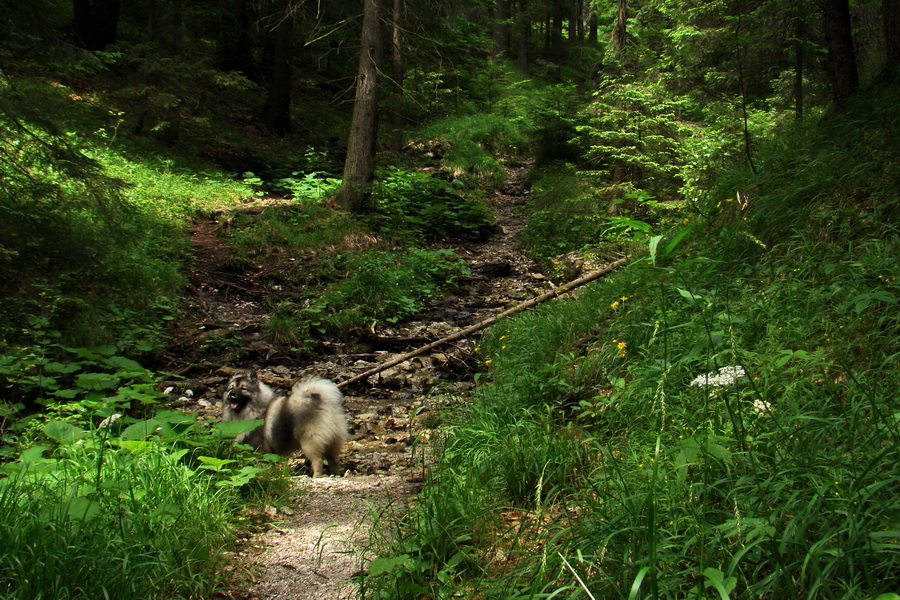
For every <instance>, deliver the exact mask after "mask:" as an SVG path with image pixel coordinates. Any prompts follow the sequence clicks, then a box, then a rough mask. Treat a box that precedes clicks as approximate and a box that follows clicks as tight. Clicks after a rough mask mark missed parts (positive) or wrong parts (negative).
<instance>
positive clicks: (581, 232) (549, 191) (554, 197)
mask: <svg viewBox="0 0 900 600" xmlns="http://www.w3.org/2000/svg"><path fill="white" fill-rule="evenodd" d="M531 178H532V185H531V203H530V206H529V211H528V222H527V223H526V225H525V229H524V230H523V231H522V235H521V238H520V239H521V241H522V245H523V246H524V247H525V248H526V249H527V250H528V253H529V254H530V255H531V256H532V258H534V259H536V260H542V261H546V260H548V259H550V258H552V257H555V256H559V255H561V254H565V253H566V252H570V251H573V250H581V249H582V248H584V247H586V246H588V245H590V244H595V243H597V242H598V241H599V240H600V236H601V231H602V225H603V221H604V219H603V217H602V216H601V215H602V213H603V209H602V206H601V205H600V199H599V198H598V196H597V193H596V192H595V191H594V190H591V189H590V186H589V185H588V183H587V182H586V181H585V180H584V179H583V178H582V177H580V176H579V174H578V172H577V171H576V170H575V169H574V167H572V166H571V165H560V164H554V165H552V166H549V167H545V168H543V169H537V170H535V171H533V172H532V174H531Z"/></svg>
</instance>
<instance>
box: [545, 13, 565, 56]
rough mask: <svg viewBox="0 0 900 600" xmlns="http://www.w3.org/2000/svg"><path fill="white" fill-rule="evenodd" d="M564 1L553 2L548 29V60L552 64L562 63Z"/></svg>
mask: <svg viewBox="0 0 900 600" xmlns="http://www.w3.org/2000/svg"><path fill="white" fill-rule="evenodd" d="M562 3H563V0H551V7H550V20H549V23H548V25H549V27H548V34H549V44H550V45H549V52H548V56H547V58H548V59H550V62H553V63H556V64H559V63H560V62H562V54H563V51H562V28H563V5H562Z"/></svg>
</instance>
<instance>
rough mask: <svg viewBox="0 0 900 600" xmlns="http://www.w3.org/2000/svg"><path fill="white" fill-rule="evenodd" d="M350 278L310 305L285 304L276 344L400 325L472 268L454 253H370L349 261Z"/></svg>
mask: <svg viewBox="0 0 900 600" xmlns="http://www.w3.org/2000/svg"><path fill="white" fill-rule="evenodd" d="M344 269H345V271H346V273H347V276H346V277H345V278H344V279H342V280H339V281H337V282H335V283H332V284H331V285H330V286H328V288H327V289H326V290H325V291H324V292H323V293H321V294H320V295H318V296H316V297H315V298H313V299H311V300H309V301H308V302H307V303H306V304H305V305H302V306H301V305H298V304H295V303H292V302H283V303H281V304H279V305H278V306H277V307H276V309H275V311H274V312H273V313H272V315H271V316H270V317H269V320H268V322H267V324H266V331H267V332H268V333H269V335H270V336H272V337H273V338H274V339H275V340H277V341H281V342H282V343H287V344H291V345H297V346H303V345H305V344H306V343H307V342H308V341H309V339H310V336H312V335H315V334H325V333H327V334H329V335H341V334H344V333H346V332H347V331H348V330H351V329H354V328H359V327H363V326H366V325H369V324H371V323H373V322H374V323H379V324H386V323H397V322H399V321H403V320H404V319H408V318H409V317H411V316H413V315H415V314H416V313H417V312H419V311H421V310H422V309H423V308H425V305H426V302H427V301H428V300H429V299H430V298H432V297H434V296H435V295H436V294H437V293H438V292H439V291H441V290H444V289H446V288H447V287H448V286H452V285H453V282H454V279H455V278H456V276H457V275H459V274H460V273H467V272H468V267H467V266H466V264H465V262H463V261H461V260H454V257H453V252H452V251H451V250H417V249H413V250H409V251H393V252H386V251H382V250H370V251H368V252H366V253H363V254H361V255H358V256H354V257H350V258H347V259H346V263H345V265H344Z"/></svg>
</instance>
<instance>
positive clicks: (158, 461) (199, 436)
mask: <svg viewBox="0 0 900 600" xmlns="http://www.w3.org/2000/svg"><path fill="white" fill-rule="evenodd" d="M50 337H51V338H52V337H53V336H50ZM52 349H54V348H53V344H52V343H51V344H49V346H48V348H46V350H47V353H46V354H44V355H39V354H37V353H35V352H30V353H29V352H25V351H24V349H13V350H12V353H5V354H3V355H2V356H0V374H2V376H3V378H4V380H5V383H6V384H7V385H13V386H14V388H13V389H18V390H22V391H25V392H28V393H29V394H30V395H31V396H32V397H34V398H36V399H37V401H38V402H39V403H41V404H43V405H45V407H46V409H45V411H44V412H43V413H39V414H29V413H27V412H25V411H24V408H25V407H24V405H23V403H22V402H19V403H17V404H13V399H12V398H7V399H5V400H4V402H3V404H2V405H0V408H2V414H0V419H2V428H0V429H2V431H3V436H4V437H3V439H2V442H3V444H4V446H3V447H2V448H3V450H4V457H5V459H6V462H5V463H4V464H3V465H2V468H0V471H2V478H0V534H2V536H3V539H4V544H3V545H2V547H0V592H2V595H3V596H4V597H6V598H49V597H52V598H64V597H104V596H109V597H145V598H171V597H195V596H208V595H210V594H211V593H212V591H213V589H214V588H215V586H216V585H217V584H218V583H219V582H220V581H221V575H220V574H219V573H218V572H217V571H218V569H219V568H220V566H221V565H222V562H223V558H224V557H223V556H222V554H221V549H222V547H223V545H224V544H225V543H226V541H227V539H228V537H229V528H228V526H227V524H228V523H229V522H230V521H231V520H232V519H233V515H234V514H235V513H236V512H237V511H238V510H239V509H241V508H242V507H243V505H244V503H245V502H246V499H245V498H242V494H246V493H258V492H257V491H258V490H259V489H261V488H260V486H261V485H262V484H263V482H264V480H260V479H258V478H257V477H258V476H259V475H262V474H264V473H265V471H266V468H265V464H266V462H267V458H266V457H259V456H258V455H255V454H250V453H242V452H241V450H240V448H236V447H233V446H232V445H231V439H232V438H233V436H234V435H236V434H238V433H241V431H244V430H247V428H248V427H252V426H254V425H256V424H257V423H256V422H237V423H220V424H217V425H216V426H214V427H212V428H209V427H206V426H204V424H202V423H199V422H198V421H197V418H196V416H195V415H193V414H190V413H181V412H178V411H173V410H157V411H155V412H154V413H153V414H152V415H151V416H150V417H149V418H146V417H145V415H146V414H147V412H148V409H149V408H151V407H154V405H156V403H158V402H159V400H160V398H161V397H162V396H163V394H161V393H160V392H158V391H157V387H156V384H157V382H156V378H155V376H154V375H153V374H152V373H150V372H149V371H147V370H146V369H144V368H143V367H142V366H141V365H139V364H138V363H136V362H134V361H132V360H130V359H128V358H125V357H122V356H120V355H118V354H117V353H116V350H117V349H116V348H115V347H112V346H104V347H96V348H58V347H57V348H55V349H56V350H57V352H56V354H61V351H63V350H64V351H65V353H66V356H64V357H63V356H57V357H56V358H57V359H58V360H54V359H50V358H49V353H50V351H51V350H52ZM13 457H16V460H12V461H10V460H9V459H10V458H13ZM37 566H40V569H39V571H40V572H39V576H36V573H37V571H35V569H36V567H37Z"/></svg>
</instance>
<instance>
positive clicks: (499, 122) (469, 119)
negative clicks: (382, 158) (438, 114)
mask: <svg viewBox="0 0 900 600" xmlns="http://www.w3.org/2000/svg"><path fill="white" fill-rule="evenodd" d="M417 137H420V138H424V139H427V140H432V141H434V142H438V143H440V145H441V146H442V149H443V152H444V162H445V163H446V165H447V166H449V167H450V168H452V169H453V170H454V176H455V177H456V178H458V179H474V180H475V181H478V180H484V181H487V182H489V183H492V184H495V185H496V184H500V183H502V182H503V180H504V178H505V171H504V170H503V166H502V165H501V164H500V161H499V160H498V158H496V157H497V155H498V154H500V153H504V152H515V151H516V150H517V149H518V148H520V147H522V146H523V145H524V144H525V142H526V140H527V138H526V137H525V136H524V135H523V134H522V132H521V131H520V129H519V127H518V125H517V124H516V123H515V122H514V121H512V120H510V119H508V118H506V117H503V116H499V115H495V114H491V113H478V114H471V115H463V116H458V117H446V118H444V119H441V120H439V121H436V122H434V123H432V124H429V125H427V126H426V127H424V128H422V129H420V130H419V131H418V132H417Z"/></svg>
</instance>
